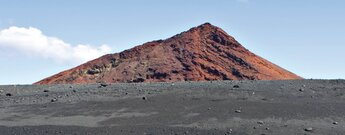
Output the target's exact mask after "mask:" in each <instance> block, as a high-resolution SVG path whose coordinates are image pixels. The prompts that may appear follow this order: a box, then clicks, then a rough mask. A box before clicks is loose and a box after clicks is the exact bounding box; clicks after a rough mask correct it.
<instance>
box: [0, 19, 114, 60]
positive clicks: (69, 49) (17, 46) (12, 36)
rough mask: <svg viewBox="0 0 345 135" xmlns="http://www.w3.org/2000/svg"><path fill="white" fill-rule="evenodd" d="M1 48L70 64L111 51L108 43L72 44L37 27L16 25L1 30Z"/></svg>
mask: <svg viewBox="0 0 345 135" xmlns="http://www.w3.org/2000/svg"><path fill="white" fill-rule="evenodd" d="M1 48H2V49H5V50H8V49H10V50H12V51H16V53H20V54H24V55H26V56H33V57H40V58H45V59H51V60H54V61H56V62H59V63H70V64H80V63H83V62H86V61H88V60H92V59H95V58H97V57H99V56H102V55H104V54H107V53H110V52H111V49H110V47H109V46H108V45H101V46H98V47H93V46H91V45H87V44H86V45H85V44H84V45H83V44H79V45H71V44H69V43H66V42H64V41H63V40H61V39H59V38H56V37H49V36H46V35H44V34H43V33H42V31H41V30H39V29H37V28H33V27H29V28H22V27H15V26H12V27H10V28H8V29H4V30H1V31H0V49H1ZM0 55H1V54H0Z"/></svg>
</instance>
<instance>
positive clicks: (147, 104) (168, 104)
mask: <svg viewBox="0 0 345 135" xmlns="http://www.w3.org/2000/svg"><path fill="white" fill-rule="evenodd" d="M344 94H345V81H344V80H294V81H212V82H178V83H132V84H106V85H105V84H93V85H51V86H48V85H47V86H43V85H25V86H23V85H15V86H13V85H12V86H0V134H1V135H13V134H17V135H38V134H71V135H79V134H80V135H95V134H99V135H113V134H139V135H161V134H165V135H169V134H172V135H175V134H177V135H180V134H200V135H202V134H207V135H208V134H215V135H227V134H231V135H278V134H279V135H292V134H293V135H305V134H306V135H309V134H310V135H326V134H327V135H343V134H345V100H344V99H345V95H344Z"/></svg>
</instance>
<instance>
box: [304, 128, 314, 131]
mask: <svg viewBox="0 0 345 135" xmlns="http://www.w3.org/2000/svg"><path fill="white" fill-rule="evenodd" d="M304 131H307V132H311V131H313V128H311V127H308V128H305V129H304Z"/></svg>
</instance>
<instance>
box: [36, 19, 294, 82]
mask: <svg viewBox="0 0 345 135" xmlns="http://www.w3.org/2000/svg"><path fill="white" fill-rule="evenodd" d="M282 79H301V77H299V76H297V75H295V74H293V73H291V72H289V71H286V70H285V69H283V68H281V67H279V66H277V65H275V64H273V63H271V62H269V61H267V60H265V59H263V58H261V57H259V56H257V55H255V54H253V53H252V52H250V51H249V50H247V49H246V48H244V47H243V46H242V45H241V44H240V43H238V42H237V41H236V40H235V39H234V38H233V37H231V36H230V35H228V34H227V33H226V32H225V31H223V30H222V29H221V28H218V27H216V26H213V25H212V24H210V23H204V24H202V25H200V26H197V27H194V28H192V29H190V30H188V31H186V32H182V33H181V34H178V35H176V36H173V37H172V38H169V39H166V40H159V41H154V42H148V43H145V44H143V45H141V46H137V47H134V48H132V49H129V50H126V51H123V52H120V53H115V54H108V55H105V56H102V57H100V58H98V59H95V60H92V61H90V62H87V63H85V64H82V65H80V66H78V67H75V68H73V69H70V70H66V71H63V72H61V73H59V74H56V75H54V76H52V77H48V78H46V79H43V80H41V81H39V82H37V83H35V84H65V83H72V84H87V83H97V82H107V83H119V82H121V83H124V82H125V83H128V82H175V81H205V80H282Z"/></svg>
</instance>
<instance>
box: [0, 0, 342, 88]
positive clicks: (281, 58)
mask: <svg viewBox="0 0 345 135" xmlns="http://www.w3.org/2000/svg"><path fill="white" fill-rule="evenodd" d="M344 5H345V1H342V0H328V1H325V0H286V1H282V0H216V1H209V0H165V1H163V0H145V1H144V0H126V1H117V0H97V1H95V0H94V1H91V0H49V1H47V0H25V1H23V0H0V13H1V14H0V63H1V66H0V75H1V76H0V84H30V83H33V82H36V81H38V80H40V79H43V78H45V77H48V76H50V75H53V74H55V73H58V72H60V71H63V70H65V69H69V68H72V67H74V66H76V65H78V64H81V63H82V62H84V61H87V60H89V59H93V58H96V57H98V56H101V55H103V54H106V53H115V52H119V51H122V50H124V49H129V48H131V47H134V46H136V45H140V44H143V43H145V42H147V41H152V40H157V39H165V38H168V37H171V36H173V35H175V34H178V33H180V32H182V31H185V30H188V29H189V28H191V27H194V26H197V25H200V24H202V23H205V22H210V23H212V24H213V25H216V26H219V27H221V28H223V29H224V30H225V31H226V32H228V33H229V34H230V35H232V36H234V37H235V38H236V39H237V40H238V41H239V42H240V43H242V44H243V45H244V46H245V47H246V48H248V49H249V50H251V51H252V52H254V53H256V54H258V55H260V56H262V57H263V58H266V59H268V60H269V61H271V62H273V63H275V64H277V65H279V66H281V67H283V68H285V69H287V70H290V71H292V72H294V73H296V74H298V75H300V76H302V77H304V78H316V79H318V78H319V79H320V78H323V79H338V78H343V79H344V78H345V71H344V69H345V59H344V58H345V53H344V51H345V40H344V38H345V17H344V16H345V9H344Z"/></svg>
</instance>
